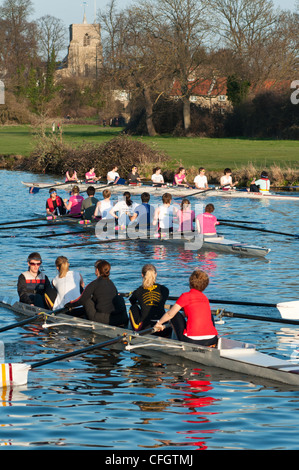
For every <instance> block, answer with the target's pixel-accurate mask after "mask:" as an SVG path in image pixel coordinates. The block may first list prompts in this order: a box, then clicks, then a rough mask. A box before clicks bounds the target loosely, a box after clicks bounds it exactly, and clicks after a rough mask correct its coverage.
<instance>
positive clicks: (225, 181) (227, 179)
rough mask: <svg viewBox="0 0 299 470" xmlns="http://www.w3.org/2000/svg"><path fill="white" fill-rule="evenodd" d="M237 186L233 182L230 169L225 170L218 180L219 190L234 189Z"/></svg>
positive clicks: (236, 182)
mask: <svg viewBox="0 0 299 470" xmlns="http://www.w3.org/2000/svg"><path fill="white" fill-rule="evenodd" d="M237 184H238V181H235V182H233V178H232V170H231V169H230V168H225V170H224V175H223V176H221V178H220V186H221V189H226V190H228V189H234V187H235V186H236V185H237Z"/></svg>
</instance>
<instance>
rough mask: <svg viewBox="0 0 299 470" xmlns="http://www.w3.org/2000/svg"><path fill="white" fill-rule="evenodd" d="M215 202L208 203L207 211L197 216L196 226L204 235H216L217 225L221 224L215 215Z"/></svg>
mask: <svg viewBox="0 0 299 470" xmlns="http://www.w3.org/2000/svg"><path fill="white" fill-rule="evenodd" d="M214 210H215V207H214V204H207V205H206V207H205V212H204V213H203V214H199V215H198V216H197V217H196V228H197V231H198V233H200V234H202V235H203V236H204V237H216V236H217V232H216V225H219V222H218V220H217V218H216V217H215V216H214V215H213V212H214Z"/></svg>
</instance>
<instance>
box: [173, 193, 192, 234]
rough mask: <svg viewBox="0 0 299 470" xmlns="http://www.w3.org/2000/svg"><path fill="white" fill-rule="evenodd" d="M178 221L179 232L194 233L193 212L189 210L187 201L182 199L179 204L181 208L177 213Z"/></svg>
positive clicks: (189, 206)
mask: <svg viewBox="0 0 299 470" xmlns="http://www.w3.org/2000/svg"><path fill="white" fill-rule="evenodd" d="M177 217H178V220H179V232H181V233H182V234H184V232H185V233H186V232H194V221H195V212H194V210H192V209H191V203H190V201H189V199H186V198H185V199H183V200H182V202H181V208H180V209H179V210H178V212H177Z"/></svg>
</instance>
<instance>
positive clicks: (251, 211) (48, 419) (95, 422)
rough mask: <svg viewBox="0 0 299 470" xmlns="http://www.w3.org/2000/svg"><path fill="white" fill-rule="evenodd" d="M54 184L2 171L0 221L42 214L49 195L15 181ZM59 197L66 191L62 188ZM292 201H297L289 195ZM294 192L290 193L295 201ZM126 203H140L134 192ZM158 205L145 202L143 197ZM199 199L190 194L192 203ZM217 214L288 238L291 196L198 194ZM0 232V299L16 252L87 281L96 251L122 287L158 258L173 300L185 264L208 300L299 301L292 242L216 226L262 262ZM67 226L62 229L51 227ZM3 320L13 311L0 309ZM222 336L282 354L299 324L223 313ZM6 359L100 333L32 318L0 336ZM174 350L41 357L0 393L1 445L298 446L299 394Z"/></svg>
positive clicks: (294, 215) (292, 345)
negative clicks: (23, 380)
mask: <svg viewBox="0 0 299 470" xmlns="http://www.w3.org/2000/svg"><path fill="white" fill-rule="evenodd" d="M37 180H38V181H47V182H48V181H55V178H53V177H48V176H47V177H46V176H38V175H31V174H28V173H21V172H7V171H0V182H1V219H2V221H8V220H15V219H19V220H23V219H28V218H29V217H31V216H32V214H33V216H34V217H36V216H37V214H43V213H44V208H45V201H46V198H47V191H46V190H44V191H40V192H39V193H38V194H35V195H30V194H29V193H28V189H27V188H25V187H24V186H23V185H22V184H21V181H37ZM60 195H61V196H63V197H65V196H66V193H65V192H63V191H61V192H60ZM295 197H296V196H295ZM297 197H298V196H297ZM134 200H136V201H137V202H139V196H135V197H134ZM156 202H158V200H156V199H154V198H153V199H152V203H156ZM195 202H198V199H196V200H194V201H192V203H195ZM207 202H212V203H213V204H214V205H215V207H216V211H215V215H216V216H217V217H218V218H221V219H227V220H232V221H233V220H239V221H241V220H244V221H245V220H247V221H256V222H265V223H266V225H264V227H265V228H267V229H270V230H279V231H282V232H286V233H298V232H299V229H298V215H299V202H297V201H296V202H293V203H292V202H279V201H257V200H254V201H252V200H247V201H246V200H244V199H229V198H227V199H225V198H218V199H217V198H211V197H205V198H204V199H203V203H204V204H205V203H207ZM38 224H39V225H37V226H36V227H35V228H31V229H24V228H22V229H21V228H20V229H16V228H13V227H9V229H8V230H6V231H5V230H1V231H0V240H1V260H2V269H1V271H0V286H1V287H0V296H5V295H8V296H16V281H17V278H18V275H19V274H20V273H21V272H22V271H24V270H25V269H26V258H27V256H28V254H29V253H30V252H32V251H35V250H37V251H39V252H40V253H41V254H42V258H43V267H44V270H45V272H46V273H47V275H48V276H49V278H50V279H52V278H53V277H54V276H55V267H54V262H55V259H56V257H57V256H58V255H62V254H63V255H65V256H67V257H68V258H69V260H70V263H71V267H72V268H73V269H77V270H80V272H81V274H82V276H83V277H84V281H85V283H88V282H90V281H91V280H93V279H94V271H93V263H94V261H95V260H97V259H99V258H105V259H107V260H108V261H109V262H110V263H111V265H112V280H113V281H114V282H115V284H116V285H117V288H118V289H119V291H120V292H129V291H131V290H133V289H135V288H136V287H137V286H139V285H140V283H141V280H140V271H141V268H142V266H143V265H144V264H145V263H148V262H151V263H153V264H155V265H156V267H157V270H158V275H159V278H158V280H159V282H160V283H164V284H165V285H167V286H168V287H169V289H170V295H173V296H178V295H179V294H180V293H182V292H184V291H185V290H186V289H187V288H188V277H189V275H190V273H191V272H192V270H193V269H194V268H196V267H200V268H201V269H204V270H206V271H207V272H208V274H209V276H210V285H209V287H208V289H207V291H206V294H207V295H208V296H209V297H210V298H217V299H235V300H238V301H242V300H245V301H248V300H249V301H253V302H254V301H258V302H267V303H277V302H280V301H288V300H297V299H298V243H299V242H298V240H296V239H294V238H291V237H286V236H279V235H273V234H265V233H261V232H254V231H245V230H241V229H236V228H230V227H224V226H222V227H221V228H219V229H218V231H219V232H221V233H223V234H224V235H226V237H227V238H232V239H235V240H238V241H244V242H250V243H254V244H257V245H262V246H267V247H269V248H271V249H272V251H271V253H270V254H269V255H268V257H267V258H266V260H265V259H257V258H246V257H239V256H236V255H228V254H221V253H216V252H203V253H197V252H191V251H185V250H184V249H183V247H180V248H178V247H176V248H174V247H160V246H146V245H143V246H141V245H140V246H138V245H133V244H130V245H128V244H125V243H119V244H115V245H110V246H107V245H105V246H101V245H98V246H89V247H79V248H67V249H62V248H60V246H62V245H65V244H69V243H76V242H82V241H88V240H94V238H93V237H92V236H91V235H88V234H82V235H72V234H71V233H70V234H69V235H63V236H61V237H52V238H51V237H49V238H46V239H37V238H35V236H36V235H41V234H48V235H50V234H52V233H54V231H53V228H51V227H42V226H40V225H41V224H42V223H41V222H38ZM71 231H74V229H70V228H68V227H67V226H61V227H57V228H55V233H58V232H60V233H64V234H65V233H66V232H71ZM227 309H228V310H231V311H236V312H242V313H251V314H254V313H256V314H259V315H268V316H270V317H271V316H278V312H277V311H276V310H275V309H269V308H251V309H249V308H248V307H247V308H246V307H231V308H227ZM0 318H1V324H2V325H4V324H10V323H14V322H15V321H16V319H17V317H16V316H15V315H14V314H13V313H12V312H10V311H8V310H6V309H1V308H0ZM217 326H218V330H219V333H220V334H221V335H228V336H229V337H231V338H235V339H239V340H245V341H248V342H252V343H255V344H256V346H257V348H258V349H259V350H260V351H263V352H266V353H268V354H271V355H273V356H276V357H281V358H286V359H289V358H290V356H291V354H292V353H294V351H296V349H297V347H298V342H299V336H298V335H299V329H298V328H296V327H292V326H288V325H284V324H282V325H280V324H279V323H277V324H276V323H270V322H267V323H266V322H258V321H252V320H238V319H226V320H225V323H224V324H223V325H217ZM1 340H2V341H4V343H5V361H6V362H26V363H30V362H35V361H38V360H41V359H43V358H45V357H52V356H55V355H59V354H61V353H62V352H64V351H66V350H73V349H79V348H81V347H84V346H86V345H88V344H90V343H91V342H92V341H95V340H96V341H97V342H98V339H96V338H93V337H92V336H91V334H90V333H86V334H84V333H83V332H82V331H79V330H77V331H76V330H73V329H68V327H60V328H59V329H58V328H56V329H52V330H51V331H48V330H43V329H42V328H41V327H40V325H37V324H31V325H28V326H27V327H24V328H18V329H14V330H10V331H8V332H6V333H2V336H1ZM177 362H178V361H177V359H176V358H175V357H170V356H169V357H166V356H161V357H159V356H155V357H153V356H151V355H150V354H149V353H146V352H144V353H143V354H140V351H139V350H138V353H137V352H136V351H133V352H131V353H130V352H128V351H124V350H122V349H112V348H111V349H110V350H105V351H103V350H101V351H98V352H93V353H89V354H86V355H84V356H82V357H81V356H79V357H77V358H73V359H69V360H66V361H63V362H56V363H53V364H49V365H47V366H44V367H42V368H38V369H34V370H33V371H30V372H29V376H28V385H27V386H26V387H25V388H24V389H14V390H9V391H1V402H0V403H1V405H2V410H1V422H0V424H1V425H0V445H1V446H2V448H3V449H11V450H18V449H36V450H39V449H44V450H49V449H58V448H60V449H66V450H75V449H76V450H80V449H82V450H103V451H106V452H108V451H116V450H126V451H130V450H132V451H133V450H134V451H139V450H140V451H141V450H147V451H152V452H158V451H167V452H169V453H175V452H176V453H177V452H178V451H179V450H181V451H189V452H191V451H195V450H201V449H208V450H218V449H221V450H222V449H233V450H246V449H247V450H248V449H265V450H270V449H277V450H280V449H283V450H291V449H297V448H298V432H299V389H292V387H287V386H281V385H277V384H275V383H266V382H264V381H262V380H259V379H253V378H248V377H246V376H240V375H236V374H231V373H228V372H224V371H221V370H216V369H210V368H203V367H201V366H200V365H198V366H197V367H196V366H195V364H194V363H189V362H186V363H183V362H179V363H177Z"/></svg>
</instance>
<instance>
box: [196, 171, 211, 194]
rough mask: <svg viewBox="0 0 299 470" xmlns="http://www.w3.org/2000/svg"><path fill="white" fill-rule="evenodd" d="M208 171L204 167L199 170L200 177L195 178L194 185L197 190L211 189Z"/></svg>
mask: <svg viewBox="0 0 299 470" xmlns="http://www.w3.org/2000/svg"><path fill="white" fill-rule="evenodd" d="M205 172H206V170H205V169H204V168H203V167H200V168H199V175H197V176H195V178H194V183H195V187H196V188H197V189H209V185H208V179H207V177H206V175H205Z"/></svg>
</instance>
